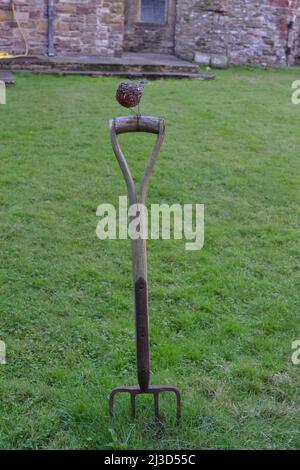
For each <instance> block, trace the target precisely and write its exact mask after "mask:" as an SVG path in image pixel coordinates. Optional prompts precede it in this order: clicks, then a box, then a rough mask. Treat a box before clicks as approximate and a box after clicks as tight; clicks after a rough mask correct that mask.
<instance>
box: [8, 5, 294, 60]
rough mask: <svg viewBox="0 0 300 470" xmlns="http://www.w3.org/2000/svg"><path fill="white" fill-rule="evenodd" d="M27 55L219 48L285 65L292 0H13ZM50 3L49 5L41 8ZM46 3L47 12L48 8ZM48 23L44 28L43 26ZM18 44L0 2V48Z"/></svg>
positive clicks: (186, 53) (289, 56)
mask: <svg viewBox="0 0 300 470" xmlns="http://www.w3.org/2000/svg"><path fill="white" fill-rule="evenodd" d="M14 4H15V9H16V12H17V17H18V18H19V20H20V23H21V26H22V28H23V30H24V32H25V35H26V37H27V40H28V44H29V49H30V55H47V54H48V53H49V41H51V40H52V41H53V52H54V54H55V55H60V56H67V55H85V56H106V57H107V56H118V57H120V56H121V55H122V53H123V52H128V51H130V52H156V53H162V54H175V55H176V56H178V57H181V58H185V59H188V60H193V59H194V57H195V53H197V52H198V53H199V52H200V53H207V54H208V55H211V54H222V55H226V56H227V57H228V58H229V60H230V62H231V63H251V64H257V65H263V66H285V65H287V64H289V65H293V64H295V63H297V61H298V58H299V56H300V45H299V32H300V14H299V10H300V0H53V1H52V2H51V1H49V0H14ZM49 5H50V7H51V6H53V7H54V10H52V8H50V10H49V8H48V6H49ZM49 11H50V13H51V12H53V13H54V19H53V21H52V18H53V15H52V14H50V15H49V14H48V12H49ZM49 27H50V33H51V34H49ZM23 48H24V44H23V40H22V36H21V34H20V31H19V29H18V27H17V23H16V21H15V19H14V18H13V15H12V8H11V1H10V0H1V3H0V50H1V51H7V52H12V53H18V52H20V51H21V50H22V49H23Z"/></svg>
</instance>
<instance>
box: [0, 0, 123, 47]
mask: <svg viewBox="0 0 300 470" xmlns="http://www.w3.org/2000/svg"><path fill="white" fill-rule="evenodd" d="M15 3H16V10H17V16H18V18H19V19H20V21H21V25H22V27H23V28H24V32H25V34H26V36H27V38H28V42H29V47H30V52H31V54H46V52H47V28H48V20H47V17H46V11H47V9H46V6H47V3H48V2H47V0H15ZM123 28H124V1H123V0H96V1H95V0H79V1H78V0H64V1H60V0H57V2H56V19H55V35H54V48H55V52H56V54H83V55H102V56H113V55H120V54H121V53H122V49H123ZM0 50H6V51H9V52H14V53H18V52H21V51H22V50H24V44H23V41H22V37H21V35H20V32H19V31H18V28H17V25H16V23H15V22H14V21H13V18H12V12H11V7H10V0H1V4H0Z"/></svg>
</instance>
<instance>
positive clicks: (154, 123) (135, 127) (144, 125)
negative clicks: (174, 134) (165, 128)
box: [110, 116, 162, 135]
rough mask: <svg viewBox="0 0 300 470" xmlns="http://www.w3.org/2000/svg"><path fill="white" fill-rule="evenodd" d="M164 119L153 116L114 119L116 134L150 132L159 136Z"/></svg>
mask: <svg viewBox="0 0 300 470" xmlns="http://www.w3.org/2000/svg"><path fill="white" fill-rule="evenodd" d="M161 121H162V119H159V118H157V117H153V116H126V117H118V118H116V119H112V120H111V121H110V123H111V124H112V122H113V123H114V128H115V132H116V134H117V135H118V134H125V133H126V132H150V133H151V134H158V133H159V129H160V124H161Z"/></svg>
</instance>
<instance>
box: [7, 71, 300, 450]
mask: <svg viewBox="0 0 300 470" xmlns="http://www.w3.org/2000/svg"><path fill="white" fill-rule="evenodd" d="M217 75H218V78H217V80H215V81H210V82H202V81H185V80H178V81H176V80H166V81H156V82H153V83H151V85H149V86H147V89H146V92H145V97H144V102H143V108H142V109H143V112H144V113H145V114H153V115H158V116H163V117H165V118H166V120H167V139H166V142H165V144H164V147H163V150H162V153H161V156H160V159H159V161H158V163H157V166H156V168H155V172H154V176H153V178H152V180H151V187H150V192H149V202H153V203H162V202H166V203H170V204H172V203H174V202H180V203H184V202H188V203H203V204H205V207H206V209H205V210H206V213H205V224H206V232H205V246H204V248H203V250H201V251H199V252H186V251H185V249H184V241H178V240H176V241H172V240H171V241H150V242H149V280H150V317H151V346H152V382H153V383H171V384H173V385H178V386H179V387H180V389H181V391H182V395H183V419H182V423H181V425H180V426H176V423H175V420H174V414H175V403H174V401H173V399H172V398H171V397H166V398H164V399H163V400H162V408H163V410H164V415H165V419H164V420H163V421H162V423H161V424H160V426H158V425H156V424H155V422H154V420H153V413H152V402H151V400H150V399H148V397H143V398H140V399H139V401H138V409H139V416H138V418H137V420H136V421H133V420H132V419H131V418H130V416H129V399H128V397H124V398H123V397H120V398H119V399H118V401H117V408H116V417H115V418H114V419H113V420H110V419H109V417H108V401H107V398H108V394H109V392H110V390H111V388H112V387H114V386H118V385H123V384H125V383H126V384H135V383H136V376H135V375H136V374H135V344H134V324H133V314H132V287H131V265H130V244H129V241H100V240H98V239H97V237H96V235H95V228H96V225H97V222H98V218H97V217H96V214H95V212H96V208H97V206H98V205H99V204H101V203H104V202H105V203H116V202H117V201H118V197H119V195H124V194H125V185H124V182H123V180H122V177H121V174H120V170H119V167H118V165H117V162H116V161H115V158H114V156H113V153H112V150H111V146H110V140H109V134H108V129H107V126H108V119H109V118H110V117H112V116H118V115H120V114H121V115H122V114H124V112H123V111H122V109H121V108H120V107H119V106H118V104H117V103H116V102H115V100H114V92H115V89H116V86H117V83H118V79H112V78H82V77H69V78H63V77H49V76H32V75H23V76H22V75H17V76H16V78H17V86H16V88H15V89H9V90H8V93H7V95H8V96H7V101H8V103H7V105H6V106H1V107H0V133H1V140H0V158H1V174H0V197H1V199H0V200H1V217H0V224H1V231H0V238H1V272H0V290H1V298H0V308H1V310H0V315H1V316H0V320H1V321H0V339H2V340H4V341H5V342H6V345H7V365H5V366H0V448H1V449H75V448H76V449H130V450H131V449H203V448H209V449H241V448H242V449H262V448H268V449H274V448H282V449H296V448H300V429H299V422H300V413H299V410H300V403H299V401H300V400H299V372H300V368H299V367H300V366H295V365H293V364H292V362H291V355H292V349H291V343H292V341H294V340H296V339H300V324H299V313H300V301H299V287H300V278H299V262H300V249H299V238H300V226H299V221H300V191H299V183H300V158H299V152H300V133H299V113H300V106H294V105H292V104H291V83H292V81H293V80H295V79H299V69H293V70H273V71H270V70H259V69H246V68H232V69H230V70H228V71H224V72H218V73H217ZM125 114H126V111H125ZM152 139H153V137H151V136H145V135H138V136H136V135H135V136H133V135H130V136H127V137H125V136H122V141H123V142H124V146H125V153H126V154H127V155H130V156H131V158H130V159H129V160H130V163H131V165H132V169H133V171H134V173H135V175H137V177H138V176H140V175H141V173H142V170H143V167H144V164H145V159H146V158H147V157H148V152H149V150H150V148H151V146H152Z"/></svg>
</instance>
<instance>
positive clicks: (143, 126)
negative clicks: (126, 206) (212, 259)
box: [109, 116, 181, 419]
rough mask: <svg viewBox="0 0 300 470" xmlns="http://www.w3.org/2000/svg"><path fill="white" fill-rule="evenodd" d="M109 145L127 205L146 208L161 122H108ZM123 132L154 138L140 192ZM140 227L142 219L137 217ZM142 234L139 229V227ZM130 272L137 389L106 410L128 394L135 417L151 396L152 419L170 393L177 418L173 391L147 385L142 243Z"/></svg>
mask: <svg viewBox="0 0 300 470" xmlns="http://www.w3.org/2000/svg"><path fill="white" fill-rule="evenodd" d="M109 127H110V135H111V143H112V147H113V150H114V153H115V155H116V157H117V160H118V162H119V165H120V167H121V170H122V173H123V176H124V179H125V182H126V185H127V190H128V197H129V202H130V205H133V204H143V206H145V205H146V199H147V191H148V183H149V179H150V176H151V174H152V171H153V167H154V164H155V162H156V159H157V157H158V154H159V151H160V148H161V145H162V143H163V140H164V136H165V122H164V120H163V119H158V118H156V117H151V116H128V117H119V118H116V119H111V120H110V123H109ZM127 132H149V133H152V134H156V135H157V140H156V143H155V145H154V148H153V151H152V154H151V156H150V159H149V161H148V164H147V166H146V169H145V173H144V176H143V179H142V183H141V187H140V191H139V192H138V191H137V189H136V186H135V184H134V181H133V178H132V174H131V171H130V169H129V166H128V164H127V161H126V158H125V156H124V154H123V152H122V150H121V147H120V144H119V142H118V135H119V134H124V133H127ZM140 223H141V225H142V224H143V217H140ZM140 232H141V233H143V227H140ZM131 248H132V270H133V284H134V299H135V327H136V328H135V330H136V358H137V376H138V385H136V386H133V387H130V386H124V387H117V388H114V389H113V390H112V391H111V393H110V398H109V409H110V414H111V416H113V412H114V398H115V395H116V394H117V393H124V392H125V393H129V394H130V398H131V414H132V416H133V417H135V415H136V396H137V395H140V394H152V395H153V396H154V404H155V416H156V418H159V417H160V414H159V396H160V394H161V393H162V392H173V393H174V394H175V396H176V400H177V418H178V419H180V417H181V396H180V392H179V390H178V389H177V388H176V387H173V386H166V385H150V341H149V320H148V281H147V247H146V239H143V238H138V239H137V240H134V239H132V240H131Z"/></svg>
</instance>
